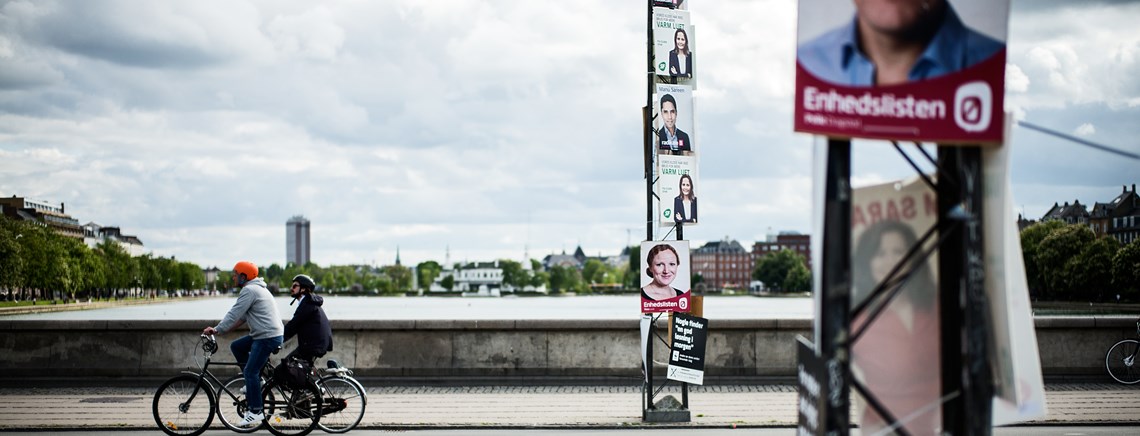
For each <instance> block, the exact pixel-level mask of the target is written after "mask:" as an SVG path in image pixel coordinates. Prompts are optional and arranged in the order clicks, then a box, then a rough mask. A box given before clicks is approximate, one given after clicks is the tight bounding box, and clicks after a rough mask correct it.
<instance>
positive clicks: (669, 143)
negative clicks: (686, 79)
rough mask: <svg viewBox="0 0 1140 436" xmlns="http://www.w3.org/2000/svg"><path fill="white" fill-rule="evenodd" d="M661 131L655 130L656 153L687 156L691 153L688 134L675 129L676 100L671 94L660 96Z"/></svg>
mask: <svg viewBox="0 0 1140 436" xmlns="http://www.w3.org/2000/svg"><path fill="white" fill-rule="evenodd" d="M660 107H661V121H662V126H661V129H659V130H657V150H658V153H669V154H675V155H687V154H690V153H692V151H693V143H692V141H690V140H689V134H688V133H685V132H684V131H682V130H681V129H678V128H677V99H676V98H674V97H673V95H672V94H663V95H662V96H661V103H660Z"/></svg>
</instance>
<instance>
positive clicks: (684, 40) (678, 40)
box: [673, 30, 689, 50]
mask: <svg viewBox="0 0 1140 436" xmlns="http://www.w3.org/2000/svg"><path fill="white" fill-rule="evenodd" d="M673 42H674V43H675V44H676V46H677V50H684V49H685V46H686V45H687V44H688V43H689V39H688V37H686V36H685V32H682V31H680V30H678V31H677V34H676V35H674V36H673Z"/></svg>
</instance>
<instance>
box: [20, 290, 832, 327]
mask: <svg viewBox="0 0 1140 436" xmlns="http://www.w3.org/2000/svg"><path fill="white" fill-rule="evenodd" d="M234 300H235V298H234V297H219V298H207V299H200V300H193V301H174V302H169V303H154V304H143V305H135V306H123V307H113V308H107V309H95V310H77V311H69V312H54V313H39V314H30V315H9V316H3V317H0V319H4V320H16V319H34V320H99V321H107V320H215V319H221V317H222V315H224V314H225V312H226V310H229V308H230V306H231V305H232V304H233V302H234ZM290 301H291V299H290V298H288V297H279V298H277V306H278V308H279V309H280V311H281V315H282V316H283V317H286V318H288V317H290V316H292V314H293V310H294V309H295V308H296V306H292V307H291V306H289V302H290ZM639 302H640V300H639V299H638V295H636V294H633V295H617V296H615V295H603V296H579V297H518V298H512V297H505V298H444V297H422V298H414V297H407V298H405V297H338V296H327V295H326V296H325V305H324V308H325V312H326V313H327V314H328V316H329V318H330V319H333V320H386V319H395V320H416V319H457V320H472V319H479V320H486V319H637V318H638V317H639V316H640V312H639V305H638V304H639ZM704 317H705V318H709V319H810V318H811V317H812V301H811V298H758V297H717V296H709V297H705V306H704Z"/></svg>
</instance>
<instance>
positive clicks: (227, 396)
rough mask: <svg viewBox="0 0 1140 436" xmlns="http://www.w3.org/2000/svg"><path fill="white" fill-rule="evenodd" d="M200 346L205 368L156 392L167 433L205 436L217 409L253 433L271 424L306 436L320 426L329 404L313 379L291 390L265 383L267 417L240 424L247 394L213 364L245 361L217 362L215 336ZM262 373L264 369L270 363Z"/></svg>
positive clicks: (283, 433) (281, 432) (282, 434)
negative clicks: (226, 380)
mask: <svg viewBox="0 0 1140 436" xmlns="http://www.w3.org/2000/svg"><path fill="white" fill-rule="evenodd" d="M195 348H200V349H201V351H202V354H201V357H202V362H201V363H200V368H201V369H200V370H199V371H183V372H182V373H181V374H179V375H176V376H174V377H172V378H170V379H169V380H167V381H165V382H163V384H162V385H161V386H159V388H158V390H157V391H156V392H155V393H154V402H153V403H152V405H151V412H152V413H153V414H154V422H155V424H158V427H159V429H161V430H162V431H163V432H164V433H166V434H168V435H171V436H180V435H181V436H197V435H200V434H202V432H204V431H206V430H207V429H208V428H209V427H210V424H211V423H212V422H213V420H214V414H215V413H217V415H218V418H219V419H221V421H222V425H224V426H225V427H226V428H228V429H230V430H232V431H235V432H238V433H252V432H255V431H257V430H259V429H261V428H262V427H265V428H268V429H269V431H270V432H271V433H273V434H275V435H277V436H304V435H306V434H308V433H309V432H311V431H313V429H314V428H317V423H318V422H319V421H320V419H321V410H322V409H323V408H324V407H323V406H324V402H323V400H322V397H321V388H320V387H318V386H317V384H316V383H315V382H314V381H312V380H306V383H305V385H304V386H301V387H299V388H289V387H287V386H284V385H281V384H278V383H276V382H275V381H274V380H273V379H272V378H270V379H269V380H268V381H267V382H266V383H265V384H264V385H263V386H262V392H261V395H262V398H263V410H264V411H263V413H265V420H264V421H262V422H261V424H259V425H257V426H251V427H248V428H241V427H238V426H237V425H236V423H238V422H240V421H241V419H242V418H243V417H244V416H245V412H246V411H247V410H248V403H247V402H246V399H245V395H244V394H242V393H241V390H240V389H236V390H231V389H230V386H229V385H230V383H222V382H221V381H219V380H218V378H217V377H216V376H215V375H214V374H213V373H211V372H210V365H211V363H213V364H215V365H230V366H238V367H240V365H238V363H237V362H211V359H212V357H213V355H214V353H216V352H217V351H218V342H217V340H215V339H214V337H213V336H212V335H211V336H207V335H201V339H199V345H198V346H197V347H195ZM195 360H197V359H195ZM266 367H268V364H267V365H266ZM262 371H263V373H264V371H265V367H263V368H262ZM234 387H236V386H234ZM223 393H224V396H223V395H222V394H223ZM203 397H204V399H203ZM219 398H220V399H219ZM203 402H205V404H202V403H203Z"/></svg>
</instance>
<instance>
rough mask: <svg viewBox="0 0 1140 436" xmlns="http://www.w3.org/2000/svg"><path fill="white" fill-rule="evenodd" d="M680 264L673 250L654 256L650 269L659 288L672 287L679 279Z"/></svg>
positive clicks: (663, 251)
mask: <svg viewBox="0 0 1140 436" xmlns="http://www.w3.org/2000/svg"><path fill="white" fill-rule="evenodd" d="M679 264H680V262H679V261H678V259H677V255H675V254H673V250H662V251H661V252H660V253H657V255H655V256H653V261H652V262H650V264H649V269H650V270H652V271H653V282H654V283H655V284H657V285H658V286H670V285H671V284H673V279H675V278H677V266H678V265H679Z"/></svg>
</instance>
